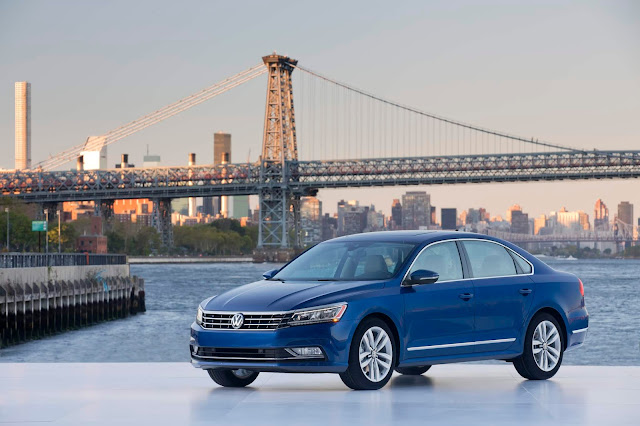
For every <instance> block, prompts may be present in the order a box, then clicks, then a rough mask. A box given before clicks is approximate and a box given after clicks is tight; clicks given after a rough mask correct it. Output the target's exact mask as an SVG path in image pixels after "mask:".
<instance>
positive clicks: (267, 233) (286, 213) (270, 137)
mask: <svg viewBox="0 0 640 426" xmlns="http://www.w3.org/2000/svg"><path fill="white" fill-rule="evenodd" d="M262 60H263V61H264V64H265V66H266V67H267V69H268V83H267V105H266V108H265V117H264V134H263V140H262V156H261V157H260V188H259V197H260V222H259V233H258V251H262V252H263V253H264V252H266V251H272V250H277V249H285V250H289V249H292V248H293V249H295V248H298V247H300V243H301V238H300V237H301V234H300V225H299V224H300V208H299V207H300V202H299V201H300V194H294V193H292V192H291V191H290V190H289V189H288V188H289V184H288V182H290V181H291V180H292V179H294V178H295V177H294V176H292V173H291V172H292V168H293V167H294V166H293V164H292V162H293V163H295V162H296V161H297V160H298V147H297V141H296V120H295V112H294V107H293V86H292V83H291V73H292V72H293V69H294V67H295V65H296V64H297V63H298V61H296V60H295V59H291V58H289V57H286V56H282V55H277V54H276V53H274V54H272V55H268V56H265V57H263V58H262Z"/></svg>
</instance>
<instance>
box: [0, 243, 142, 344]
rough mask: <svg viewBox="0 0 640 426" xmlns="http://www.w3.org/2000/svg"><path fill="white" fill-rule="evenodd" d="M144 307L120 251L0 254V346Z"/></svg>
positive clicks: (137, 280)
mask: <svg viewBox="0 0 640 426" xmlns="http://www.w3.org/2000/svg"><path fill="white" fill-rule="evenodd" d="M145 309H146V308H145V292H144V280H142V279H140V278H138V277H135V276H134V277H132V276H130V274H129V264H128V263H127V258H126V256H124V255H95V254H52V255H43V254H3V255H0V348H2V347H6V346H10V345H14V344H18V343H21V342H25V341H28V340H31V339H38V338H41V337H45V336H48V335H52V334H55V333H60V332H63V331H65V330H72V329H77V328H80V327H85V326H88V325H91V324H96V323H99V322H102V321H109V320H113V319H118V318H125V317H128V316H129V315H135V314H136V313H138V312H144V311H145Z"/></svg>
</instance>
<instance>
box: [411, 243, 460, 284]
mask: <svg viewBox="0 0 640 426" xmlns="http://www.w3.org/2000/svg"><path fill="white" fill-rule="evenodd" d="M419 269H426V270H429V271H433V272H437V273H438V275H440V278H439V279H438V281H450V280H460V279H462V262H461V261H460V254H459V253H458V247H457V246H456V243H455V242H453V241H450V242H446V243H438V244H434V245H432V246H430V247H429V248H427V249H426V250H424V251H423V252H422V253H420V255H419V256H418V257H417V259H416V261H415V262H414V263H413V265H412V266H411V270H410V271H409V274H412V273H413V272H415V271H417V270H419Z"/></svg>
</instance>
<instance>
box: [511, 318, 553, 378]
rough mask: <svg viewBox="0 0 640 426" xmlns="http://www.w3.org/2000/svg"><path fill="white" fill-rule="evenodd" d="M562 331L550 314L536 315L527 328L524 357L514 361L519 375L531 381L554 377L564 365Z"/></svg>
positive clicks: (521, 356)
mask: <svg viewBox="0 0 640 426" xmlns="http://www.w3.org/2000/svg"><path fill="white" fill-rule="evenodd" d="M563 344H564V342H563V336H562V329H561V328H560V324H558V321H557V320H556V319H555V318H554V317H553V316H552V315H550V314H547V313H544V312H543V313H540V314H538V315H536V316H535V317H534V318H533V319H532V320H531V323H530V324H529V327H528V328H527V334H526V336H525V340H524V351H523V352H522V355H520V356H519V357H518V358H516V359H514V360H513V366H514V367H515V368H516V370H517V371H518V373H520V375H521V376H522V377H524V378H525V379H529V380H546V379H550V378H551V377H553V376H554V375H555V374H556V373H557V372H558V370H559V369H560V365H561V364H562V356H563V348H564V345H563Z"/></svg>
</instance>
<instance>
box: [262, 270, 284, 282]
mask: <svg viewBox="0 0 640 426" xmlns="http://www.w3.org/2000/svg"><path fill="white" fill-rule="evenodd" d="M279 270H280V269H271V270H270V271H267V272H265V273H264V274H262V277H263V278H264V279H265V280H270V279H271V278H273V277H275V276H276V274H277V273H278V271H279Z"/></svg>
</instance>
